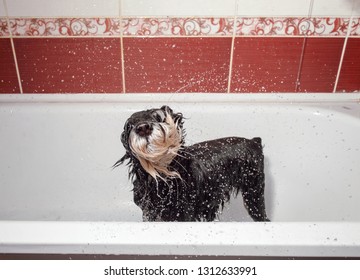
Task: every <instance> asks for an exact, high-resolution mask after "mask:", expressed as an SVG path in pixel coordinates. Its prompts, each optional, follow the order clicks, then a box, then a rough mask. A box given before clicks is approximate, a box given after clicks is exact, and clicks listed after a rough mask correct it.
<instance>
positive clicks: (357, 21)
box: [350, 18, 360, 36]
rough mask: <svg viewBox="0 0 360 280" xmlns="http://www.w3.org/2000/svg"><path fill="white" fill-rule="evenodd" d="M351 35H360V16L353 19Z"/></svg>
mask: <svg viewBox="0 0 360 280" xmlns="http://www.w3.org/2000/svg"><path fill="white" fill-rule="evenodd" d="M350 36H360V18H354V19H353V21H352V23H351V33H350Z"/></svg>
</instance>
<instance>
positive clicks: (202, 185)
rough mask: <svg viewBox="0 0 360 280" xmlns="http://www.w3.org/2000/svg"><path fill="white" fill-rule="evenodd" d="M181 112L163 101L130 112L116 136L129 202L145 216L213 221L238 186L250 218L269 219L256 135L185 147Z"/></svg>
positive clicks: (119, 163)
mask: <svg viewBox="0 0 360 280" xmlns="http://www.w3.org/2000/svg"><path fill="white" fill-rule="evenodd" d="M184 135H185V131H184V129H183V116H182V114H181V113H174V112H173V110H171V109H170V108H169V107H168V106H163V107H161V108H160V109H150V110H146V111H141V112H137V113H134V114H133V115H132V116H131V117H130V118H129V119H128V120H127V121H126V123H125V126H124V132H123V133H122V134H121V141H122V143H123V145H124V147H125V149H126V154H125V155H124V156H123V157H122V158H121V159H120V160H118V161H117V162H116V163H115V164H114V166H113V167H117V166H119V165H121V164H122V163H123V162H124V161H125V160H127V159H129V163H128V165H129V166H130V169H129V177H131V178H132V179H133V184H134V189H133V192H134V201H135V203H136V204H137V205H138V206H139V207H140V208H141V209H142V211H143V220H144V221H213V220H214V219H215V218H216V217H217V214H218V213H219V210H220V209H219V208H220V207H224V203H225V202H227V201H229V199H230V196H231V195H232V194H233V195H234V196H237V194H238V193H239V191H240V192H241V194H242V196H243V201H244V205H245V207H246V209H247V211H248V213H249V214H250V216H251V217H252V219H253V220H254V221H269V219H268V218H267V215H266V212H265V201H264V186H265V184H264V177H265V176H264V156H263V153H262V145H261V139H260V138H253V139H251V140H249V139H245V138H239V137H229V138H222V139H217V140H212V141H207V142H202V143H198V144H195V145H192V146H189V147H186V146H184Z"/></svg>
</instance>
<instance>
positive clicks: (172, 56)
mask: <svg viewBox="0 0 360 280" xmlns="http://www.w3.org/2000/svg"><path fill="white" fill-rule="evenodd" d="M230 49H231V38H124V59H125V80H126V92H134V93H135V92H226V91H227V84H228V75H229V62H230Z"/></svg>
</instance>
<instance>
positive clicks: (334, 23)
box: [0, 17, 360, 37]
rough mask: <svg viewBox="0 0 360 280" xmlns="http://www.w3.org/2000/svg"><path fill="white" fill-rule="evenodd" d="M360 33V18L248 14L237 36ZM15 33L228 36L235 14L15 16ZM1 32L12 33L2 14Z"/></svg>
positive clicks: (241, 20) (238, 26)
mask: <svg viewBox="0 0 360 280" xmlns="http://www.w3.org/2000/svg"><path fill="white" fill-rule="evenodd" d="M349 26H350V28H351V30H350V35H351V36H360V18H355V19H353V20H352V22H351V23H350V19H349V18H333V17H332V18H325V17H322V18H294V17H291V18H285V17H283V18H273V17H272V18H260V17H258V18H246V17H241V18H237V19H236V24H235V32H236V33H235V34H236V36H282V37H288V36H290V37H291V36H316V37H324V36H325V37H326V36H328V37H333V36H340V37H345V36H346V35H347V32H348V28H349ZM10 29H11V32H12V36H24V37H34V36H40V37H42V36H49V37H74V36H75V37H76V36H78V37H88V36H95V37H96V36H99V37H101V36H104V37H107V36H112V37H119V36H121V29H122V32H123V36H129V37H136V36H157V37H163V36H164V37H171V36H203V37H205V36H227V37H231V36H232V35H233V32H234V18H124V19H122V22H121V21H120V19H119V18H11V19H10ZM0 36H10V34H9V30H8V26H7V21H6V19H5V18H0Z"/></svg>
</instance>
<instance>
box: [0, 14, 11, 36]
mask: <svg viewBox="0 0 360 280" xmlns="http://www.w3.org/2000/svg"><path fill="white" fill-rule="evenodd" d="M9 35H10V34H9V29H8V23H7V20H6V18H0V37H2V36H9Z"/></svg>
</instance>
